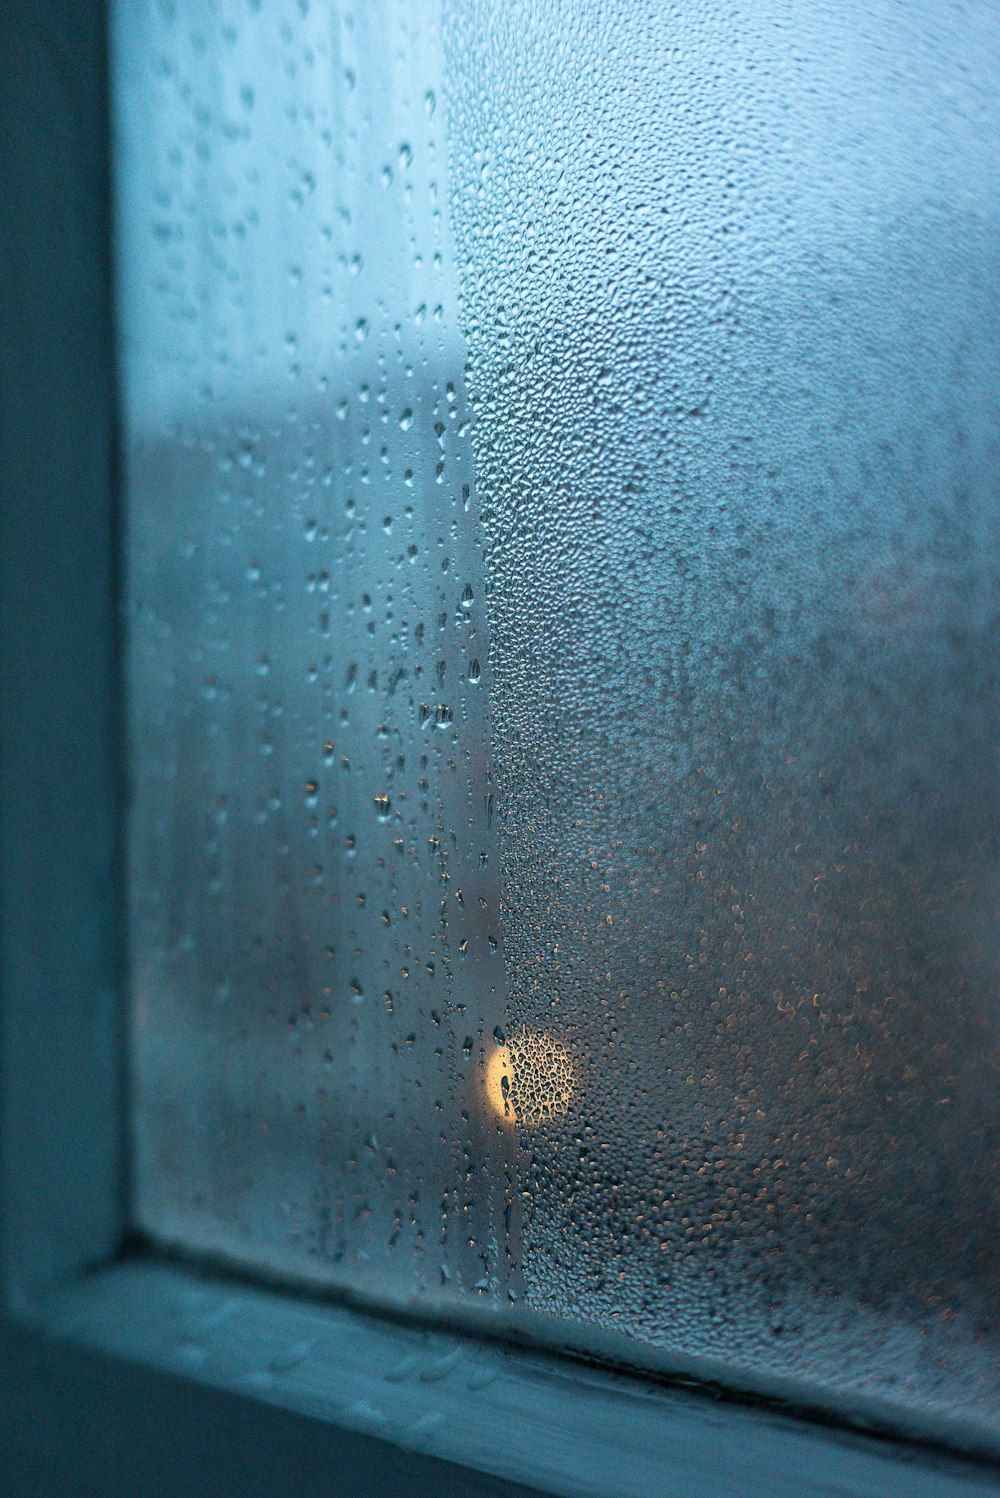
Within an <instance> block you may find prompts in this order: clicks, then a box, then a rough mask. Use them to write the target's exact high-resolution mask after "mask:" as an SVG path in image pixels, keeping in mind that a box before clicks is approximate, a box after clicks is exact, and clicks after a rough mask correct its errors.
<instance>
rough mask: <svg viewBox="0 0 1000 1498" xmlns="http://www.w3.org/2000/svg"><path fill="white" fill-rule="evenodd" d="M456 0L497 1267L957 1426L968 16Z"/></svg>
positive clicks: (983, 381)
mask: <svg viewBox="0 0 1000 1498" xmlns="http://www.w3.org/2000/svg"><path fill="white" fill-rule="evenodd" d="M445 16H446V25H445V42H446V55H447V71H446V83H447V88H446V96H447V99H448V104H449V109H450V112H451V122H452V127H451V144H452V170H451V184H452V192H451V206H452V215H453V222H454V227H455V235H456V243H457V246H458V260H459V267H460V270H461V275H462V310H463V319H464V325H465V328H466V331H467V335H468V339H469V347H470V366H469V370H470V372H469V389H470V392H471V395H472V400H473V406H474V410H475V420H474V422H473V424H472V427H471V439H470V440H471V442H472V445H473V448H474V451H475V457H476V466H477V481H478V492H479V495H480V500H481V504H482V508H483V517H484V525H485V533H486V547H487V578H488V583H489V597H488V608H489V618H490V629H491V638H492V653H491V657H490V661H491V667H492V674H493V696H492V719H493V724H494V731H495V743H496V763H497V767H498V773H499V795H498V807H499V818H498V823H499V827H500V848H501V856H502V864H503V878H504V889H505V928H504V942H505V953H506V964H507V977H508V987H509V993H508V1014H507V1024H508V1027H509V1029H510V1030H511V1032H512V1033H513V1032H516V1030H517V1029H518V1028H519V1027H521V1028H523V1030H524V1032H525V1033H538V1034H546V1035H550V1036H552V1037H553V1038H554V1040H558V1042H559V1044H560V1045H562V1046H564V1047H565V1049H566V1053H567V1054H568V1055H571V1056H572V1058H573V1066H574V1076H575V1085H574V1090H573V1093H572V1096H570V1097H569V1098H568V1100H567V1106H566V1110H565V1113H564V1114H563V1115H562V1117H560V1118H558V1119H554V1120H552V1122H551V1124H550V1126H549V1127H547V1128H544V1129H534V1130H530V1131H528V1130H524V1131H521V1134H522V1137H521V1150H522V1155H521V1159H522V1166H521V1174H520V1184H521V1188H522V1192H523V1201H524V1204H525V1206H524V1242H523V1246H522V1259H523V1264H524V1278H525V1289H526V1292H527V1297H528V1300H529V1302H530V1303H531V1304H532V1305H533V1306H534V1307H536V1308H537V1309H539V1310H542V1311H544V1312H545V1313H547V1314H550V1315H556V1316H561V1317H563V1318H564V1320H565V1324H566V1326H567V1328H575V1331H574V1332H572V1333H571V1334H573V1335H576V1336H577V1337H578V1338H579V1339H581V1340H583V1341H584V1342H586V1339H587V1335H588V1332H587V1330H586V1324H589V1325H591V1326H593V1327H595V1328H598V1329H600V1331H601V1332H602V1333H603V1332H605V1331H613V1330H617V1331H620V1332H624V1333H626V1334H627V1335H628V1337H629V1338H630V1339H631V1340H630V1342H629V1351H628V1354H627V1355H628V1356H631V1357H635V1356H643V1355H645V1356H648V1357H649V1358H650V1359H652V1360H653V1361H656V1360H657V1358H661V1359H662V1360H663V1361H665V1362H666V1363H667V1364H668V1365H669V1363H670V1358H671V1356H672V1355H674V1354H684V1355H685V1356H688V1357H691V1356H693V1357H697V1358H701V1359H703V1360H705V1366H711V1367H712V1368H713V1369H715V1370H716V1372H717V1373H719V1376H725V1377H730V1378H732V1377H739V1376H741V1370H742V1374H744V1375H746V1374H748V1371H753V1370H756V1371H757V1372H760V1371H761V1370H765V1371H768V1372H769V1373H771V1374H778V1375H781V1376H783V1377H789V1376H791V1377H794V1378H796V1379H800V1380H802V1381H804V1382H805V1383H806V1384H807V1385H810V1386H811V1387H812V1388H813V1389H815V1388H817V1387H818V1386H820V1385H823V1384H826V1385H830V1384H832V1385H834V1386H836V1387H838V1388H841V1389H850V1390H853V1391H855V1392H864V1393H867V1394H873V1395H876V1396H878V1397H885V1398H890V1399H902V1400H912V1401H915V1402H917V1403H921V1404H925V1405H926V1404H927V1403H934V1404H935V1406H936V1407H937V1408H938V1409H950V1410H951V1411H952V1412H957V1413H960V1414H961V1415H962V1417H963V1418H965V1416H966V1413H967V1411H969V1410H975V1411H976V1412H977V1413H976V1415H975V1417H974V1418H976V1419H981V1420H990V1419H994V1418H995V1416H996V1412H997V1410H998V1408H1000V1397H998V1396H1000V1385H998V1380H997V1366H998V1362H997V1353H998V1341H997V1326H998V1318H1000V1298H998V1297H1000V1251H998V1245H1000V1170H998V1164H1000V1160H998V1131H997V1125H996V1099H997V1088H998V1078H1000V1024H998V1016H1000V977H998V974H1000V963H998V957H1000V941H998V925H997V919H996V912H997V899H998V895H1000V757H998V752H997V746H998V743H1000V736H998V729H1000V716H998V704H1000V653H998V648H997V646H998V639H1000V454H998V446H997V432H998V431H1000V381H998V370H1000V358H998V354H1000V301H998V298H997V294H996V287H997V284H998V279H1000V235H998V232H997V231H998V222H997V207H996V201H997V200H996V163H997V159H998V145H1000V131H998V120H1000V98H998V80H1000V72H998V70H997V68H996V67H995V59H996V58H997V57H998V56H1000V22H998V15H997V12H996V9H995V7H992V6H989V5H985V4H972V5H958V4H952V3H949V0H945V3H938V0H934V3H933V4H932V3H930V0H920V3H917V4H915V5H914V4H910V3H908V0H885V3H878V4H875V5H874V6H873V5H870V4H868V3H864V4H861V3H848V4H841V5H837V6H802V7H795V6H791V5H788V4H786V3H784V0H752V3H750V0H747V3H742V0H737V3H727V4H721V3H720V4H717V3H714V0H709V3H707V4H702V3H699V4H687V3H685V4H674V3H663V0H625V3H618V4H613V5H612V4H602V3H597V4H594V5H583V4H579V3H571V0H554V3H550V0H545V3H542V0H509V3H505V4H504V5H503V6H500V7H498V6H496V5H493V4H491V3H489V0H446V4H445ZM514 1071H515V1074H516V1067H515V1068H514ZM516 1085H517V1084H516V1082H515V1081H514V1079H513V1078H512V1079H511V1093H512V1095H513V1093H514V1092H515V1091H516ZM642 1349H645V1353H643V1351H642ZM720 1370H721V1372H719V1371H720ZM990 1412H992V1413H990Z"/></svg>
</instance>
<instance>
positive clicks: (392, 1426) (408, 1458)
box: [3, 1259, 1000, 1498]
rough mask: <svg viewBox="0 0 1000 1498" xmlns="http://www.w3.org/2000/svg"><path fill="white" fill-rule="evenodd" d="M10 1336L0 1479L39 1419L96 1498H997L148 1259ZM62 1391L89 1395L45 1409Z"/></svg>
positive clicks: (808, 1430)
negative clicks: (114, 1497)
mask: <svg viewBox="0 0 1000 1498" xmlns="http://www.w3.org/2000/svg"><path fill="white" fill-rule="evenodd" d="M7 1337H8V1340H9V1342H10V1343H12V1344H13V1358H12V1360H11V1363H10V1364H8V1367H9V1368H10V1371H11V1374H12V1377H11V1383H10V1387H9V1389H8V1390H7V1391H6V1393H5V1396H4V1400H3V1405H4V1408H5V1416H4V1421H3V1424H4V1425H5V1426H6V1432H5V1433H4V1435H3V1448H6V1449H4V1450H3V1456H4V1459H5V1466H6V1469H7V1471H8V1472H12V1471H13V1472H22V1473H23V1472H27V1471H28V1467H27V1466H26V1463H30V1462H31V1461H36V1462H37V1461H39V1460H41V1459H42V1455H41V1446H40V1443H44V1441H45V1439H46V1430H47V1432H48V1437H49V1438H50V1439H51V1437H52V1434H53V1431H54V1430H57V1429H65V1430H67V1431H70V1432H73V1433H74V1435H73V1441H74V1449H73V1451H72V1454H71V1456H67V1462H69V1461H70V1460H71V1461H72V1463H73V1464H74V1465H73V1467H72V1468H71V1469H70V1468H69V1467H67V1470H73V1471H74V1472H77V1471H80V1470H81V1469H82V1468H85V1467H86V1462H83V1463H81V1452H80V1449H79V1447H80V1444H81V1441H84V1442H85V1443H91V1444H93V1446H94V1452H95V1461H99V1462H100V1463H101V1464H103V1465H101V1466H100V1467H99V1468H98V1469H97V1470H99V1471H100V1472H102V1473H103V1476H102V1478H101V1488H102V1491H104V1492H105V1493H109V1494H110V1493H118V1492H122V1493H124V1492H130V1493H138V1492H143V1493H144V1494H145V1493H152V1492H160V1491H162V1492H164V1493H167V1492H178V1491H181V1490H183V1492H184V1493H185V1494H188V1493H191V1494H196V1493H197V1494H201V1493H205V1494H207V1493H209V1492H218V1491H237V1490H239V1491H244V1492H253V1493H262V1494H270V1493H272V1492H273V1493H275V1494H277V1493H278V1492H285V1491H288V1487H287V1484H288V1482H289V1481H290V1480H293V1485H294V1491H295V1492H296V1494H297V1495H298V1498H303V1495H305V1494H308V1493H311V1492H313V1491H316V1492H320V1491H322V1492H325V1493H331V1492H336V1491H339V1490H340V1488H339V1486H338V1478H339V1479H340V1480H342V1481H343V1482H345V1483H347V1482H349V1483H350V1484H351V1487H350V1490H351V1491H352V1492H353V1493H358V1494H363V1493H366V1492H371V1493H372V1494H377V1493H385V1492H388V1491H390V1490H393V1489H394V1486H395V1484H396V1483H398V1482H401V1481H406V1482H407V1483H408V1484H409V1486H410V1491H419V1492H421V1494H436V1493H441V1494H444V1493H456V1492H460V1493H462V1494H464V1495H471V1494H478V1493H483V1494H500V1493H508V1494H510V1493H516V1492H523V1491H529V1492H532V1491H533V1492H542V1493H549V1494H560V1495H566V1498H570V1495H572V1498H579V1495H591V1498H621V1495H622V1494H623V1493H626V1492H627V1493H628V1494H629V1495H630V1498H644V1495H647V1494H649V1495H652V1494H661V1495H662V1494H677V1495H679V1498H680V1495H683V1498H723V1495H729V1498H736V1495H745V1494H746V1493H747V1492H750V1491H752V1492H753V1493H754V1494H756V1495H758V1498H771V1495H773V1498H808V1495H816V1498H820V1495H825V1498H833V1495H841V1498H846V1495H858V1498H862V1495H864V1498H893V1495H898V1498H966V1495H968V1498H972V1495H974V1494H975V1495H979V1498H983V1495H984V1494H986V1493H1000V1479H998V1478H997V1477H996V1476H995V1475H994V1474H991V1473H990V1472H989V1471H988V1470H987V1469H984V1468H982V1467H977V1466H973V1465H971V1464H968V1463H960V1462H957V1461H951V1460H948V1459H942V1458H939V1457H936V1456H934V1455H933V1454H931V1453H928V1451H927V1450H926V1449H923V1448H919V1447H907V1446H903V1445H901V1444H898V1443H895V1442H891V1441H885V1440H876V1439H874V1438H870V1437H865V1436H862V1435H858V1434H852V1433H849V1432H842V1431H837V1430H834V1429H831V1428H828V1427H825V1426H823V1425H820V1424H815V1423H810V1422H808V1421H802V1420H797V1419H795V1418H793V1417H792V1416H790V1415H783V1414H780V1413H776V1412H774V1411H771V1410H766V1409H761V1408H755V1407H749V1406H742V1405H738V1404H726V1403H724V1402H721V1401H717V1400H713V1399H710V1398H707V1397H705V1396H703V1395H699V1394H695V1393H689V1392H686V1391H683V1392H681V1391H676V1390H670V1389H664V1388H662V1387H658V1386H656V1385H653V1384H649V1383H645V1382H643V1381H642V1380H640V1379H637V1378H632V1377H628V1376H626V1375H621V1374H616V1373H611V1372H607V1371H603V1370H596V1369H592V1368H588V1367H585V1366H583V1365H581V1364H579V1363H573V1362H568V1361H566V1360H560V1359H557V1358H555V1357H550V1356H547V1355H545V1354H540V1353H536V1352H531V1351H525V1350H523V1349H520V1348H511V1347H506V1346H503V1345H501V1344H499V1343H495V1342H490V1341H487V1340H482V1339H478V1338H474V1337H468V1336H464V1335H453V1334H449V1333H447V1332H443V1331H440V1330H436V1329H435V1330H427V1329H422V1328H419V1327H415V1326H411V1325H406V1324H402V1323H400V1322H399V1321H396V1320H391V1319H387V1318H380V1317H376V1316H372V1315H369V1314H366V1313H364V1312H361V1311H357V1310H354V1309H351V1308H348V1307H344V1306H339V1305H331V1304H325V1303H321V1302H310V1301H307V1300H300V1299H297V1298H295V1297H293V1296H291V1295H287V1294H282V1293H275V1292H272V1291H269V1290H266V1289H261V1288H257V1287H254V1286H251V1285H247V1284H244V1283H242V1282H238V1281H236V1280H233V1279H226V1278H213V1277H203V1276H202V1275H200V1274H198V1273H196V1272H193V1271H191V1270H189V1269H186V1268H181V1267H177V1266H174V1265H169V1264H166V1263H163V1262H161V1261H157V1260H155V1259H134V1260H129V1261H124V1262H119V1263H117V1264H115V1265H113V1266H111V1267H109V1268H104V1269H102V1270H100V1271H98V1272H95V1273H92V1274H90V1275H88V1276H85V1277H82V1278H79V1279H77V1280H76V1281H74V1282H73V1283H71V1284H70V1285H69V1286H68V1287H67V1288H64V1289H62V1290H60V1291H57V1292H52V1293H50V1294H49V1295H48V1296H47V1297H45V1299H44V1300H43V1301H41V1302H39V1303H38V1305H37V1307H36V1308H35V1310H34V1312H33V1313H32V1315H31V1316H30V1318H22V1319H21V1321H20V1324H19V1325H16V1326H14V1325H11V1326H9V1327H8V1332H7ZM74 1358H75V1359H76V1361H75V1362H74ZM64 1370H68V1371H66V1372H64ZM81 1374H83V1375H84V1377H83V1378H81ZM84 1384H85V1388H84V1387H83V1385H84ZM64 1386H65V1387H64ZM40 1389H41V1394H42V1396H43V1397H40ZM211 1390H214V1391H216V1392H217V1394H218V1395H219V1396H220V1399H221V1404H220V1402H219V1400H216V1401H215V1403H213V1402H212V1400H211V1399H210V1398H208V1397H207V1396H206V1391H211ZM65 1399H69V1400H70V1402H71V1403H76V1404H80V1403H81V1402H82V1403H83V1405H84V1406H85V1407H84V1408H82V1409H77V1410H70V1411H67V1410H66V1409H65V1408H62V1409H61V1410H60V1409H58V1406H59V1405H60V1402H61V1401H62V1400H65ZM137 1401H138V1405H137ZM147 1403H148V1407H149V1410H150V1411H154V1412H155V1414H153V1415H152V1416H151V1419H150V1424H149V1427H148V1429H147V1428H145V1427H144V1426H143V1421H142V1411H143V1409H145V1408H146V1405H147ZM46 1406H47V1407H48V1408H47V1410H46ZM164 1410H167V1411H168V1414H167V1416H166V1417H164ZM251 1411H252V1412H253V1418H250V1415H251ZM22 1415H23V1417H24V1418H23V1420H22V1418H21V1416H22ZM71 1415H76V1416H77V1418H76V1419H73V1418H70V1416H71ZM81 1417H82V1418H81ZM82 1431H86V1432H87V1434H86V1437H85V1438H83V1437H81V1434H80V1433H81V1432H82ZM63 1439H64V1441H65V1442H66V1443H67V1444H68V1441H69V1438H68V1437H64V1438H63ZM57 1444H58V1442H57ZM157 1448H162V1450H159V1451H158V1450H157ZM57 1455H58V1453H57V1452H56V1453H52V1459H53V1460H55V1459H56V1457H57ZM137 1462H139V1463H142V1462H145V1463H146V1466H149V1467H150V1468H151V1472H150V1473H149V1474H146V1475H142V1474H143V1473H145V1468H142V1469H141V1470H140V1468H139V1467H136V1465H135V1464H136V1463H137ZM174 1462H175V1463H176V1464H177V1465H176V1469H175V1470H176V1471H177V1472H184V1473H186V1474H187V1476H186V1479H185V1480H184V1482H183V1487H182V1489H181V1488H178V1487H177V1486H171V1482H170V1477H169V1473H170V1470H171V1463H174ZM11 1463H13V1465H11ZM18 1463H20V1465H18ZM154 1473H155V1476H156V1481H157V1482H161V1483H162V1486H155V1485H154V1486H150V1482H151V1480H152V1477H153V1475H154ZM192 1474H197V1476H196V1477H192ZM293 1474H294V1477H292V1475H293ZM313 1474H314V1476H313ZM311 1476H312V1478H313V1481H314V1482H315V1487H314V1486H313V1485H312V1484H311V1481H310V1478H311ZM79 1480H80V1481H85V1480H86V1479H85V1478H84V1477H83V1476H82V1475H81V1478H80V1479H79ZM130 1482H133V1483H135V1484H137V1485H135V1486H129V1483H130ZM248 1483H249V1486H247V1484H248ZM116 1484H118V1485H116ZM345 1490H346V1489H345ZM18 1491H24V1492H25V1493H27V1492H31V1491H37V1492H40V1493H41V1492H45V1491H56V1489H55V1488H53V1487H49V1488H46V1487H45V1486H43V1485H40V1486H37V1487H34V1488H33V1487H31V1486H30V1483H28V1482H26V1483H25V1484H24V1485H23V1486H22V1487H20V1488H19V1489H18ZM59 1491H61V1492H62V1493H63V1494H64V1495H67V1498H68V1494H69V1492H70V1491H74V1492H75V1491H80V1492H82V1491H84V1488H83V1487H82V1486H81V1487H80V1488H76V1487H74V1488H72V1489H69V1488H62V1489H59Z"/></svg>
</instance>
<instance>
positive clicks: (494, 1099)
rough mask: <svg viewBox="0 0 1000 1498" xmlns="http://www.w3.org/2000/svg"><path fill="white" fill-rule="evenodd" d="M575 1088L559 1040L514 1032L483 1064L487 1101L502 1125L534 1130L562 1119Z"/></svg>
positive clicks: (567, 1055)
mask: <svg viewBox="0 0 1000 1498" xmlns="http://www.w3.org/2000/svg"><path fill="white" fill-rule="evenodd" d="M573 1085H574V1067H573V1060H572V1057H571V1056H570V1053H569V1051H568V1050H567V1049H566V1047H565V1046H564V1045H563V1044H562V1042H561V1041H558V1040H553V1038H552V1037H551V1036H550V1035H542V1034H539V1033H538V1032H537V1031H533V1030H525V1029H522V1030H518V1031H515V1032H513V1033H512V1034H511V1035H510V1036H509V1037H508V1040H507V1043H506V1044H505V1045H498V1046H496V1047H495V1049H494V1050H493V1051H492V1053H491V1055H490V1057H489V1059H488V1061H487V1063H486V1073H485V1077H484V1087H485V1090H486V1099H487V1102H488V1104H489V1106H490V1108H491V1110H492V1111H493V1112H494V1113H495V1114H496V1116H497V1117H498V1118H499V1119H501V1120H502V1122H504V1123H505V1124H509V1125H513V1124H515V1123H519V1124H520V1125H521V1126H522V1127H523V1128H537V1127H538V1126H539V1125H540V1124H544V1123H548V1122H549V1120H550V1119H553V1118H561V1117H562V1116H563V1115H564V1114H565V1113H566V1111H567V1109H568V1108H569V1104H570V1099H571V1098H572V1096H573Z"/></svg>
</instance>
